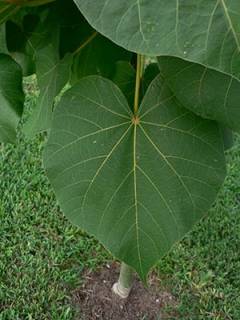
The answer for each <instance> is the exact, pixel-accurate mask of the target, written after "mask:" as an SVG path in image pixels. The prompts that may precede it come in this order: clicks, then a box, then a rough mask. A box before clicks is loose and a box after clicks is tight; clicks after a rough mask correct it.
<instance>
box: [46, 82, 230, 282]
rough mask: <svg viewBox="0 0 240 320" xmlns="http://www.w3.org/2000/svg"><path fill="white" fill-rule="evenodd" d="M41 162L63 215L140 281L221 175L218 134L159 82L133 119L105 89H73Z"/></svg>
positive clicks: (201, 208)
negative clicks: (184, 106)
mask: <svg viewBox="0 0 240 320" xmlns="http://www.w3.org/2000/svg"><path fill="white" fill-rule="evenodd" d="M44 164H45V167H46V170H47V174H48V176H49V178H50V181H51V183H52V185H53V188H54V190H55V192H56V195H57V199H58V201H59V203H60V206H61V208H62V209H63V211H64V212H65V214H66V215H67V217H68V218H69V219H70V220H71V221H72V222H73V223H74V224H76V225H78V226H80V227H81V228H82V229H84V230H86V231H87V232H89V233H90V234H92V235H94V236H95V237H96V238H97V239H99V240H100V241H101V242H102V243H103V244H104V246H106V248H108V249H109V250H110V251H111V252H112V253H113V254H114V255H115V256H116V257H117V258H119V259H121V260H123V261H124V262H126V263H127V264H129V265H131V266H132V267H133V268H135V269H136V270H137V272H138V273H139V275H140V276H141V278H142V279H145V278H146V274H147V272H148V271H149V269H150V268H151V267H152V266H153V265H154V264H155V263H156V261H157V260H158V259H159V258H160V257H162V256H163V255H164V254H165V253H166V252H167V251H168V250H169V249H170V248H171V246H172V245H173V244H174V243H175V242H176V241H177V240H179V239H181V238H182V237H183V235H184V234H185V233H186V232H187V231H189V230H190V229H191V227H192V226H193V224H194V223H195V222H196V221H198V220H199V219H200V218H201V217H202V216H203V215H204V214H206V211H207V210H208V209H209V207H210V206H211V204H212V202H213V201H214V199H215V197H216V195H217V192H218V190H219V187H220V185H221V183H222V181H223V179H224V176H225V159H224V153H223V145H222V138H221V134H220V133H219V128H218V126H217V125H216V123H215V122H212V121H209V120H204V119H202V118H200V117H197V116H195V115H194V114H193V113H191V112H190V111H188V110H186V109H184V108H183V107H181V106H180V105H179V104H178V103H177V101H176V100H175V99H174V97H173V95H172V93H171V91H169V89H168V88H167V87H166V86H165V85H164V84H163V83H162V81H161V80H160V77H157V78H156V80H154V81H153V82H152V84H151V85H150V87H149V89H148V91H147V93H146V95H145V97H144V99H143V101H142V104H141V106H140V109H139V113H138V115H136V116H134V115H133V114H132V112H131V109H130V107H129V106H128V103H127V100H126V98H125V97H124V96H123V94H122V93H121V91H120V90H119V89H118V88H117V87H116V86H115V85H114V84H113V83H112V82H111V81H109V80H106V79H104V78H101V77H97V76H91V77H88V78H84V79H83V80H81V81H79V83H78V84H77V85H76V86H74V87H73V88H72V89H70V90H69V91H68V92H67V93H65V94H64V96H63V97H62V100H61V102H60V104H59V105H58V106H57V107H56V109H55V111H54V120H53V124H52V130H51V134H50V139H49V141H48V144H47V146H46V150H45V153H44Z"/></svg>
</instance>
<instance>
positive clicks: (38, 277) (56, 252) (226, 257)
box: [0, 85, 240, 320]
mask: <svg viewBox="0 0 240 320" xmlns="http://www.w3.org/2000/svg"><path fill="white" fill-rule="evenodd" d="M30 89H31V90H30ZM30 89H29V85H28V91H30V93H29V95H28V99H27V106H28V108H29V107H31V106H32V105H34V103H35V100H36V94H35V88H30ZM44 140H45V139H44V136H43V135H42V136H40V137H37V138H35V139H34V140H33V141H27V140H26V139H24V138H23V136H22V134H19V137H18V142H17V144H16V146H11V145H4V146H3V145H1V146H0V199H1V206H0V221H1V223H0V320H18V319H20V320H25V319H29V320H30V319H34V320H35V319H36V320H41V319H44V320H46V319H51V320H64V319H66V320H71V319H73V318H74V313H75V310H74V308H73V306H71V299H70V297H71V292H72V290H73V289H74V288H76V287H77V286H79V284H80V283H81V280H82V279H81V274H82V272H83V270H84V269H86V268H87V269H93V270H94V269H96V267H97V266H99V265H101V264H102V263H103V262H104V261H106V260H108V259H109V258H110V257H109V255H108V254H107V253H106V251H105V250H104V249H103V248H102V247H101V246H100V245H99V244H98V243H97V242H96V241H95V240H93V239H92V238H90V237H88V236H87V235H85V234H83V233H82V232H81V231H80V230H78V229H77V228H76V227H74V226H72V225H71V224H70V223H69V222H68V221H67V220H66V219H65V218H64V216H63V214H62V213H61V212H60V210H59V208H58V206H57V203H56V200H55V196H54V194H53V191H52V189H51V187H50V185H49V183H48V180H47V178H46V176H45V174H44V170H43V169H42V162H41V151H42V148H43V145H44ZM227 158H228V163H229V165H228V171H229V175H228V178H227V179H226V182H225V184H224V187H223V189H222V191H221V193H220V195H219V198H218V201H217V203H216V205H215V206H214V208H213V209H212V210H211V216H210V217H208V218H205V219H204V220H202V221H201V223H200V224H198V225H197V226H196V227H195V228H194V230H193V231H192V232H191V233H190V234H189V235H188V236H187V237H186V238H185V239H184V240H183V241H182V242H181V243H180V244H178V245H176V246H175V248H174V250H173V251H172V252H171V253H170V254H169V255H168V256H167V257H165V258H164V259H163V260H162V261H161V262H160V263H159V264H158V266H157V270H158V271H159V276H160V277H161V279H162V282H163V284H164V286H167V287H168V289H169V291H170V292H172V293H173V294H174V295H175V296H176V299H177V301H178V306H177V314H178V317H177V319H182V320H183V319H184V320H185V319H186V320H190V319H193V320H195V319H199V320H200V319H224V320H225V319H234V320H238V319H240V298H239V296H240V295H239V289H240V208H239V207H240V138H239V137H236V144H235V147H234V148H233V150H231V151H230V152H229V153H228V155H227ZM171 319H172V318H171ZM86 320H90V319H86ZM106 320H108V319H106ZM124 320H125V319H124ZM126 320H127V319H126ZM136 320H137V319H136Z"/></svg>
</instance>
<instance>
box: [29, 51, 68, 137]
mask: <svg viewBox="0 0 240 320" xmlns="http://www.w3.org/2000/svg"><path fill="white" fill-rule="evenodd" d="M56 51H57V50H56V48H55V47H53V46H52V45H49V46H47V47H45V48H43V49H41V50H38V51H37V52H36V74H37V80H38V85H39V88H40V95H39V97H38V100H37V103H36V106H35V108H34V110H33V112H32V114H31V116H30V118H29V119H28V121H27V122H26V124H25V127H24V131H25V133H26V134H27V135H28V136H29V137H32V136H33V135H34V134H36V133H38V132H41V131H45V130H48V129H49V128H50V125H51V121H52V112H53V104H54V100H55V97H56V96H57V95H58V94H59V93H60V91H61V90H62V88H63V87H64V85H65V84H66V83H67V82H68V80H69V79H70V71H71V62H72V56H71V55H66V56H65V57H64V58H63V59H62V60H60V59H59V56H58V54H57V52H56Z"/></svg>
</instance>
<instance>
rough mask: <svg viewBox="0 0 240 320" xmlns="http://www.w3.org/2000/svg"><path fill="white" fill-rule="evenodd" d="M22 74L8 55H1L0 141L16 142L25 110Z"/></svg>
mask: <svg viewBox="0 0 240 320" xmlns="http://www.w3.org/2000/svg"><path fill="white" fill-rule="evenodd" d="M23 102H24V94H23V90H22V72H21V69H20V67H19V66H18V65H17V63H16V62H14V61H13V60H12V59H11V58H10V57H9V56H8V55H5V54H0V140H1V141H3V142H14V141H15V137H16V128H17V125H18V122H19V119H20V117H21V114H22V110H23Z"/></svg>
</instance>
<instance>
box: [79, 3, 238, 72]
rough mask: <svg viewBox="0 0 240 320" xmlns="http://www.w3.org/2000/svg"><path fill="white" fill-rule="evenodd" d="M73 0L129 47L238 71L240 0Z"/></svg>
mask: <svg viewBox="0 0 240 320" xmlns="http://www.w3.org/2000/svg"><path fill="white" fill-rule="evenodd" d="M74 1H75V3H76V4H77V6H78V7H79V9H80V10H81V12H82V13H83V15H84V16H85V17H86V18H87V20H88V21H89V23H90V24H91V25H92V26H93V27H94V28H95V29H96V30H98V31H99V32H101V33H102V34H104V35H105V36H107V37H109V38H110V39H111V40H112V41H114V42H116V43H117V44H119V45H121V46H123V47H125V48H126V49H128V50H130V51H135V52H138V53H142V54H146V55H159V56H160V55H170V56H178V57H181V58H184V59H187V60H190V61H194V62H199V63H201V64H204V65H206V66H211V67H212V68H215V69H218V70H221V71H223V72H226V73H230V74H233V75H234V76H236V77H238V78H239V76H240V71H239V64H240V22H239V21H240V2H239V0H231V1H226V0H211V1H210V0H201V1H196V0H187V1H184V0H176V1H173V0H172V1H168V0H137V1H136V0H121V1H119V0H112V1H108V0H98V1H95V0H74Z"/></svg>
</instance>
